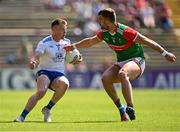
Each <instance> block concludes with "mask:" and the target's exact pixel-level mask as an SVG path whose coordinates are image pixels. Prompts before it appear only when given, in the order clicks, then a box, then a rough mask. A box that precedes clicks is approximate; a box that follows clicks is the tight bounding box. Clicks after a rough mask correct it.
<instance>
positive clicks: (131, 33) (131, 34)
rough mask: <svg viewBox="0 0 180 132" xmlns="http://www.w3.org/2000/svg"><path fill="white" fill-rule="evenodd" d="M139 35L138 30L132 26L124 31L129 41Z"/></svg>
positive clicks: (124, 35)
mask: <svg viewBox="0 0 180 132" xmlns="http://www.w3.org/2000/svg"><path fill="white" fill-rule="evenodd" d="M137 35H138V32H137V31H136V30H134V29H132V28H127V29H125V30H124V31H123V37H124V38H125V39H126V40H128V41H133V42H134V41H135V40H136V37H137Z"/></svg>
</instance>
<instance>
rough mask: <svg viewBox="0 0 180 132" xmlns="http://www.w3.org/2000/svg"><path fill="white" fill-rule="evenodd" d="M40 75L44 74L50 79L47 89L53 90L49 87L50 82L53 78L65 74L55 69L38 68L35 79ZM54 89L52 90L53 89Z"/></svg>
mask: <svg viewBox="0 0 180 132" xmlns="http://www.w3.org/2000/svg"><path fill="white" fill-rule="evenodd" d="M40 75H46V76H47V77H48V78H49V80H50V84H49V89H51V90H53V89H52V88H51V84H52V82H53V80H54V79H56V78H57V77H62V76H65V75H64V74H63V73H61V72H56V71H48V70H39V71H38V72H37V73H36V80H37V77H39V76H40ZM53 91H54V90H53Z"/></svg>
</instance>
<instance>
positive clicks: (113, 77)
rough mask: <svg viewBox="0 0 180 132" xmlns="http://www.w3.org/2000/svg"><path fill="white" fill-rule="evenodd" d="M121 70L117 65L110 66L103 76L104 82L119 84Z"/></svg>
mask: <svg viewBox="0 0 180 132" xmlns="http://www.w3.org/2000/svg"><path fill="white" fill-rule="evenodd" d="M119 70H120V67H119V66H117V65H115V64H114V65H112V66H110V67H109V68H108V69H107V70H106V71H105V72H104V73H103V74H102V80H104V81H111V82H112V83H116V82H119V81H118V72H119Z"/></svg>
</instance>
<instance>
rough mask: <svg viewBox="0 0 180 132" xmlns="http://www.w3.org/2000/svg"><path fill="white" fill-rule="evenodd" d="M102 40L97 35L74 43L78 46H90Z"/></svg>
mask: <svg viewBox="0 0 180 132" xmlns="http://www.w3.org/2000/svg"><path fill="white" fill-rule="evenodd" d="M101 41H102V40H100V39H99V38H98V37H97V36H93V37H89V38H85V39H83V40H81V41H79V42H77V43H74V44H73V45H74V46H75V47H76V48H88V47H91V46H93V45H96V44H98V43H99V42H101Z"/></svg>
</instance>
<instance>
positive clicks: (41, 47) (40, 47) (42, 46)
mask: <svg viewBox="0 0 180 132" xmlns="http://www.w3.org/2000/svg"><path fill="white" fill-rule="evenodd" d="M45 48H46V47H45V44H43V43H42V42H41V41H40V42H39V43H38V45H37V47H36V50H35V51H36V52H40V53H41V54H43V53H44V51H45Z"/></svg>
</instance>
